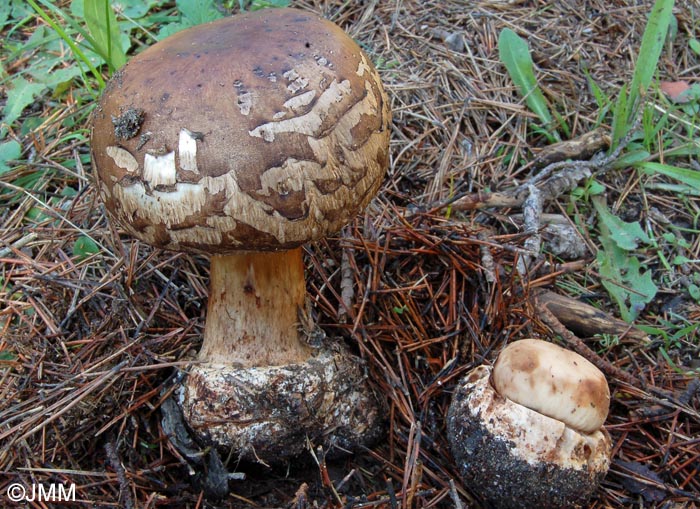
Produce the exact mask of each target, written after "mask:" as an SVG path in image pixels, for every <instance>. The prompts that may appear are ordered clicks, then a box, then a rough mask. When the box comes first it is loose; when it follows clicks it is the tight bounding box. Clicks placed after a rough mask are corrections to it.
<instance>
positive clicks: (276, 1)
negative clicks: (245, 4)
mask: <svg viewBox="0 0 700 509" xmlns="http://www.w3.org/2000/svg"><path fill="white" fill-rule="evenodd" d="M270 7H289V0H253V1H252V2H251V4H250V10H251V11H259V10H260V9H268V8H270Z"/></svg>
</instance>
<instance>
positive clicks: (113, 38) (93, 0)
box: [83, 0, 126, 71]
mask: <svg viewBox="0 0 700 509" xmlns="http://www.w3.org/2000/svg"><path fill="white" fill-rule="evenodd" d="M83 1H84V4H83V9H84V11H85V24H86V25H87V27H88V30H90V34H91V35H92V38H93V40H94V42H95V48H93V49H94V50H95V51H97V52H98V53H100V54H101V55H102V56H103V57H104V58H105V60H106V61H107V64H108V65H109V67H110V68H111V69H112V70H113V71H114V70H117V69H119V68H120V67H122V66H123V65H124V64H125V63H126V54H125V53H124V50H123V49H122V46H121V42H120V33H119V25H118V24H117V18H116V16H115V15H114V10H112V7H111V5H110V2H109V1H108V0H83Z"/></svg>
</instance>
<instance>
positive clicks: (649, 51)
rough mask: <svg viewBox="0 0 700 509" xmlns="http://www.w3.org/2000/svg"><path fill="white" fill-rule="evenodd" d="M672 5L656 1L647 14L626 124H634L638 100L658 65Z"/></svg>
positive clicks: (630, 92)
mask: <svg viewBox="0 0 700 509" xmlns="http://www.w3.org/2000/svg"><path fill="white" fill-rule="evenodd" d="M673 4H674V1H673V0H657V2H656V3H655V4H654V7H652V9H651V13H650V14H649V19H648V21H647V25H646V28H645V29H644V35H643V36H642V44H641V46H640V47H639V56H638V57H637V62H636V63H635V66H634V75H633V76H632V84H631V85H630V90H629V100H628V105H627V106H628V110H627V115H626V117H627V118H626V122H627V123H628V124H629V123H632V122H634V118H635V117H636V115H637V109H638V108H639V98H640V97H641V96H642V95H644V94H645V93H646V91H647V89H648V88H649V85H651V80H652V79H653V78H654V74H655V73H656V66H657V64H658V63H659V57H660V56H661V51H662V50H663V48H664V44H665V42H666V34H667V33H668V27H669V25H670V24H671V18H672V17H673Z"/></svg>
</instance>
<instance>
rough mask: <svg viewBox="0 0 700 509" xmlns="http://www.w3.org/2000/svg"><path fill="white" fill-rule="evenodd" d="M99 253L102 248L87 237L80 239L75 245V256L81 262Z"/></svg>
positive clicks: (83, 236) (82, 236)
mask: <svg viewBox="0 0 700 509" xmlns="http://www.w3.org/2000/svg"><path fill="white" fill-rule="evenodd" d="M99 252H100V248H99V246H98V245H97V243H96V242H95V241H94V240H92V239H91V238H90V237H87V236H85V235H81V236H80V237H78V238H77V240H76V241H75V244H73V255H74V256H77V257H78V258H79V259H81V260H82V259H84V258H87V257H88V256H91V255H94V254H96V253H99Z"/></svg>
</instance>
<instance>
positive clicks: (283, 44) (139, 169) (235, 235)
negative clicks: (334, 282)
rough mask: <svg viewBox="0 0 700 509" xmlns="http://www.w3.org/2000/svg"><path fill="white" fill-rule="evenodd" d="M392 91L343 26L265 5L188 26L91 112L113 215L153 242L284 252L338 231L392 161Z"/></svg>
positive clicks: (137, 60)
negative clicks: (390, 159) (263, 7)
mask: <svg viewBox="0 0 700 509" xmlns="http://www.w3.org/2000/svg"><path fill="white" fill-rule="evenodd" d="M390 117H391V113H390V109H389V104H388V100H387V97H386V94H385V92H384V90H383V88H382V85H381V82H380V79H379V76H378V74H377V71H376V70H375V68H374V67H373V65H372V63H371V62H370V60H369V59H368V58H367V56H366V55H365V54H364V53H363V51H362V50H361V49H360V48H359V47H358V46H357V45H356V44H355V43H354V41H353V40H352V39H351V38H350V37H348V36H347V35H346V34H345V33H344V32H343V31H342V30H341V29H340V28H338V27H337V26H336V25H334V24H333V23H331V22H328V21H326V20H323V19H321V18H320V17H318V16H317V15H314V14H311V13H308V12H304V11H300V10H295V9H265V10H262V11H257V12H252V13H246V14H242V15H237V16H234V17H230V18H224V19H221V20H218V21H215V22H213V23H208V24H205V25H200V26H196V27H193V28H190V29H188V30H184V31H182V32H179V33H177V34H175V35H173V36H171V37H169V38H167V39H165V40H163V41H161V42H159V43H157V44H155V45H154V46H152V47H150V48H148V49H147V50H145V51H144V52H143V53H141V54H139V55H137V56H135V57H134V58H132V59H131V60H130V61H129V63H128V64H127V65H126V66H125V67H124V68H123V69H122V70H121V71H119V72H118V73H117V74H115V76H114V77H113V79H112V80H111V81H110V83H109V85H108V87H107V89H106V90H105V93H104V94H103V97H102V99H101V101H100V104H99V106H98V108H97V110H96V112H95V114H94V117H93V125H92V143H91V150H92V157H93V161H94V164H95V166H96V168H97V174H98V180H99V184H100V193H101V196H102V199H103V201H104V202H105V204H106V207H107V209H108V210H109V211H110V212H111V214H112V216H113V217H114V218H115V219H116V220H117V221H118V222H119V223H120V224H121V225H122V226H123V227H124V228H125V229H126V230H127V231H128V232H129V233H130V234H131V235H133V236H135V237H137V238H139V239H141V240H143V241H145V242H148V243H149V244H152V245H154V246H156V247H161V248H166V249H174V250H186V251H194V252H205V253H221V254H224V253H231V252H234V251H238V250H251V251H253V250H282V249H291V248H294V247H297V246H299V245H301V244H303V243H305V242H308V241H310V240H315V239H318V238H321V237H323V236H325V235H328V234H330V233H333V232H335V231H337V230H338V229H340V228H341V227H342V226H343V225H344V224H345V223H347V222H348V221H349V220H350V219H351V218H352V217H353V216H354V215H356V214H357V213H358V212H359V211H360V210H361V209H362V208H364V207H365V206H366V205H367V203H368V202H369V201H370V200H371V198H372V197H373V196H374V194H375V193H376V191H377V190H378V188H379V186H380V183H381V181H382V178H383V176H384V173H385V171H386V167H387V164H388V145H389V123H390V120H391V118H390Z"/></svg>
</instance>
